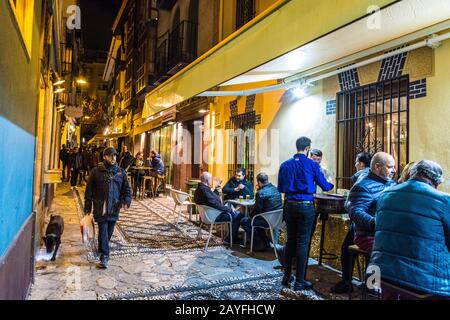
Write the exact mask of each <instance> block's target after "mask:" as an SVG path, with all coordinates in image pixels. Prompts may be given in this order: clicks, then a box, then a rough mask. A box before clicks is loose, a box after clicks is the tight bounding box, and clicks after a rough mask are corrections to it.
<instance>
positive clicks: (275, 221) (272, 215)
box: [250, 209, 283, 258]
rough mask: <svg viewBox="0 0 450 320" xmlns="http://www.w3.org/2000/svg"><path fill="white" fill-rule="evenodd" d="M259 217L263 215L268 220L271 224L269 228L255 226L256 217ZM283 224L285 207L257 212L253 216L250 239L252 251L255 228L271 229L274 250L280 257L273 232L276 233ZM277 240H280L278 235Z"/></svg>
mask: <svg viewBox="0 0 450 320" xmlns="http://www.w3.org/2000/svg"><path fill="white" fill-rule="evenodd" d="M258 217H261V218H263V219H264V220H266V222H267V224H268V225H269V228H267V227H259V226H254V225H253V223H254V222H255V219H256V218H258ZM282 225H283V209H279V210H273V211H268V212H263V213H260V214H257V215H256V216H254V217H253V218H252V238H251V240H250V253H252V252H253V235H254V232H255V228H263V229H270V235H271V236H272V243H273V250H274V251H275V256H276V257H277V258H278V254H277V249H276V243H275V237H274V236H273V233H274V231H277V232H278V231H279V230H280V229H281V226H282ZM277 240H278V237H277ZM277 242H278V241H277Z"/></svg>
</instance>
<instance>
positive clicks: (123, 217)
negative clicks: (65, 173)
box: [74, 190, 223, 261]
mask: <svg viewBox="0 0 450 320" xmlns="http://www.w3.org/2000/svg"><path fill="white" fill-rule="evenodd" d="M74 193H75V194H74V196H75V198H76V199H77V200H78V201H75V202H76V206H77V211H78V215H79V217H80V219H81V217H82V215H83V209H82V200H81V195H80V193H79V191H78V190H77V191H74ZM170 200H171V199H169V198H164V197H160V198H158V199H157V200H153V199H145V200H143V201H133V202H132V204H131V207H130V209H128V210H127V211H125V212H121V214H120V219H119V221H118V223H117V225H116V226H117V227H116V228H115V230H114V234H113V237H112V239H111V241H110V249H111V253H110V256H111V258H126V257H131V256H138V255H141V254H146V253H161V252H166V251H168V250H176V251H177V252H184V251H187V250H199V251H200V250H203V248H204V246H205V244H206V240H207V238H208V234H209V230H208V231H207V230H205V229H199V227H198V225H196V224H194V223H193V222H190V221H188V213H187V212H186V211H185V210H184V211H182V215H181V217H180V221H179V222H178V224H176V223H175V217H174V216H173V214H172V209H171V208H170V206H172V204H173V202H171V201H170ZM96 227H97V226H96ZM199 231H200V233H199ZM222 245H223V241H222V239H221V238H220V237H218V236H216V235H215V234H214V233H213V235H212V236H211V239H210V242H209V246H208V248H209V247H211V248H212V247H215V246H222ZM86 247H87V249H88V251H89V253H88V254H87V259H88V261H96V260H98V254H97V249H96V248H97V240H96V239H95V240H94V241H92V243H89V244H86Z"/></svg>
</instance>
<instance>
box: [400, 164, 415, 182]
mask: <svg viewBox="0 0 450 320" xmlns="http://www.w3.org/2000/svg"><path fill="white" fill-rule="evenodd" d="M415 164H416V162H410V163H408V164H407V165H406V166H405V167H404V168H403V171H402V174H401V176H400V179H398V183H403V182H406V181H408V180H409V177H410V175H411V169H412V167H414V165H415Z"/></svg>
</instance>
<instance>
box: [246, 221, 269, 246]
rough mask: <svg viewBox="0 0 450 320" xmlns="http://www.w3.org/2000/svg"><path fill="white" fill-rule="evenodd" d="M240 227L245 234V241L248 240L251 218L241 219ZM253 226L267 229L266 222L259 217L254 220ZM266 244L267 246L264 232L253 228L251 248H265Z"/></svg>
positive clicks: (250, 234)
mask: <svg viewBox="0 0 450 320" xmlns="http://www.w3.org/2000/svg"><path fill="white" fill-rule="evenodd" d="M241 226H242V229H244V231H245V233H246V234H247V239H248V240H250V239H251V236H252V218H250V217H246V218H243V219H242V220H241ZM253 226H255V227H264V228H268V227H269V225H268V224H267V221H266V220H265V219H264V218H261V217H257V218H256V219H255V221H254V222H253ZM266 244H267V237H266V232H265V230H264V229H262V228H255V233H254V235H253V246H254V247H255V248H260V247H263V246H266Z"/></svg>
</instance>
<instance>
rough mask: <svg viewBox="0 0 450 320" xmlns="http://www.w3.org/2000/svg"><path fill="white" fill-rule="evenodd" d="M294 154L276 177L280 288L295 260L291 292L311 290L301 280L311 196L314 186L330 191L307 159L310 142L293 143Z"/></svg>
mask: <svg viewBox="0 0 450 320" xmlns="http://www.w3.org/2000/svg"><path fill="white" fill-rule="evenodd" d="M296 146H297V154H295V155H294V157H293V158H291V159H289V160H287V161H285V162H283V163H282V164H281V167H280V172H279V173H278V191H279V192H281V193H284V195H285V206H284V212H283V215H284V220H285V221H286V227H287V243H286V265H285V269H284V276H283V281H282V283H283V285H284V286H288V285H289V283H290V282H291V271H292V259H293V257H294V255H295V256H296V258H297V268H296V269H297V270H296V279H295V283H294V287H293V289H294V290H295V291H299V290H308V289H312V287H313V286H312V283H311V282H309V281H306V280H305V270H306V266H307V263H308V254H309V252H308V248H309V243H310V241H311V234H312V228H313V227H314V220H315V216H316V213H315V210H314V192H315V191H316V184H317V185H318V186H319V187H321V188H322V190H324V191H329V190H331V189H333V188H334V185H333V184H331V183H329V182H328V181H327V179H326V178H325V176H324V175H323V173H322V171H321V170H320V166H319V165H318V164H317V163H316V162H314V161H312V160H311V159H308V154H309V151H310V149H311V139H309V138H307V137H300V138H299V139H298V140H297V142H296Z"/></svg>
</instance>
